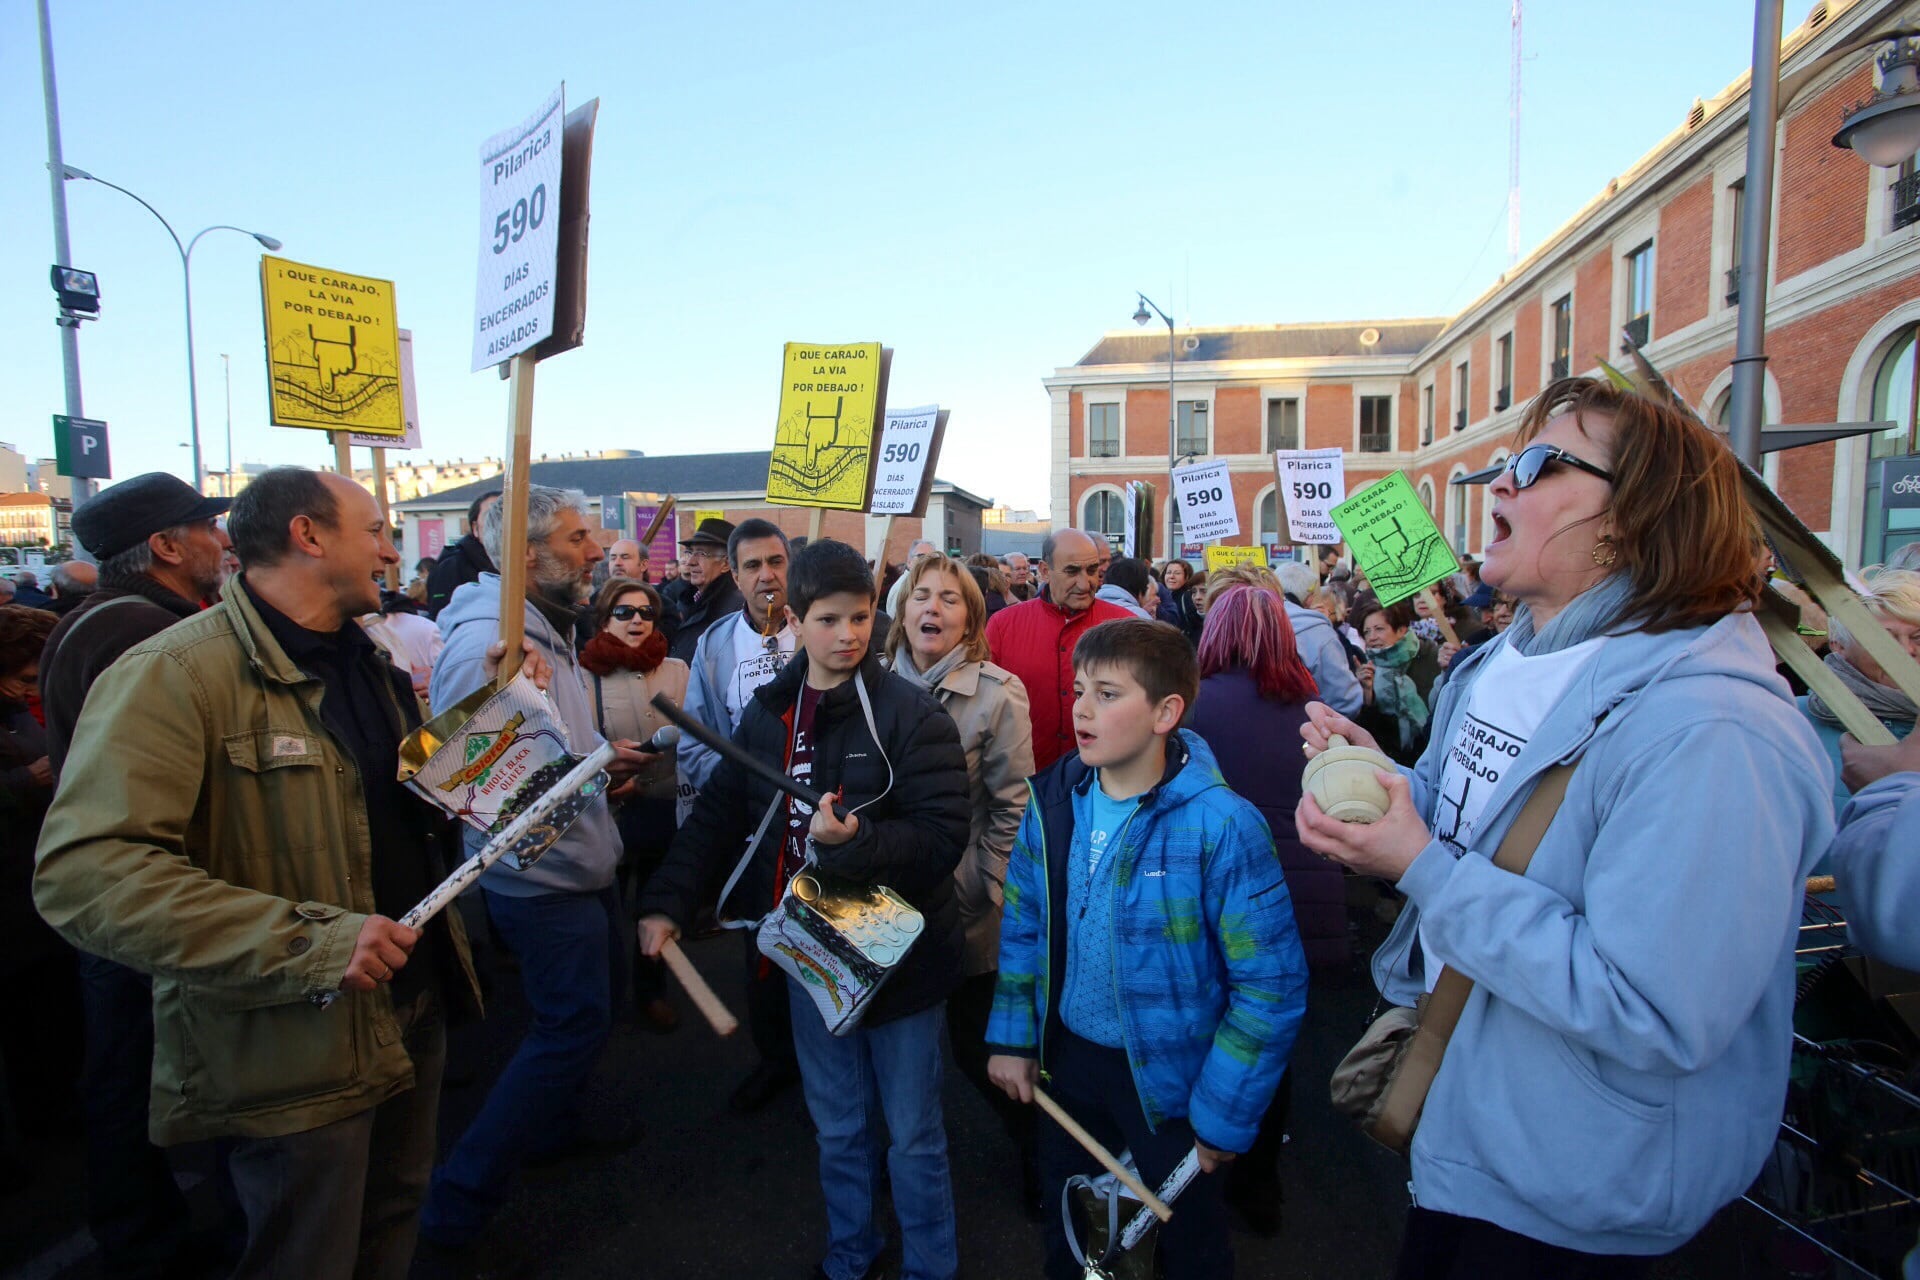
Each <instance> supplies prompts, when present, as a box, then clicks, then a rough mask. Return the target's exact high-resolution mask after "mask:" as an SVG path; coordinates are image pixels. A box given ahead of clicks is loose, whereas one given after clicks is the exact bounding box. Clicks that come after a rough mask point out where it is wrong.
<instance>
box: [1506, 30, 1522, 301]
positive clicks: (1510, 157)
mask: <svg viewBox="0 0 1920 1280" xmlns="http://www.w3.org/2000/svg"><path fill="white" fill-rule="evenodd" d="M1520 3H1521V0H1513V72H1512V77H1513V78H1512V83H1511V84H1510V85H1509V86H1508V87H1507V267H1508V269H1509V270H1511V269H1512V268H1514V267H1516V266H1518V265H1519V264H1520Z"/></svg>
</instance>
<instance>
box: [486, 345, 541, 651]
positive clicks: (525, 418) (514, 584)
mask: <svg viewBox="0 0 1920 1280" xmlns="http://www.w3.org/2000/svg"><path fill="white" fill-rule="evenodd" d="M508 363H509V364H510V365H511V370H510V372H509V373H508V375H507V400H508V409H507V472H506V476H505V477H504V483H503V484H502V485H501V490H502V491H501V494H500V505H501V511H500V514H501V516H502V517H503V519H502V520H501V530H500V532H501V538H500V563H499V564H498V565H497V566H495V567H496V568H498V569H499V571H500V639H501V640H502V641H503V642H504V643H505V644H506V646H507V652H506V655H505V656H504V657H502V658H501V659H500V679H499V682H498V683H499V685H500V687H501V688H502V689H504V688H506V687H507V683H508V682H509V681H511V680H512V679H513V677H514V674H515V673H516V672H518V671H519V670H520V661H521V658H522V656H523V655H522V653H521V641H522V640H523V639H524V638H525V636H526V627H527V618H526V609H527V486H528V484H529V480H528V475H527V472H528V471H529V469H531V467H532V465H533V366H534V356H533V353H532V352H531V351H523V352H521V353H520V354H519V355H517V356H515V357H514V358H513V359H512V360H511V361H509V362H508Z"/></svg>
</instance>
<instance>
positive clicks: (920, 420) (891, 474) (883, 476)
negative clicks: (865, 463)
mask: <svg viewBox="0 0 1920 1280" xmlns="http://www.w3.org/2000/svg"><path fill="white" fill-rule="evenodd" d="M939 418H940V406H939V405H937V404H923V405H921V406H920V407H919V408H917V409H889V410H887V425H886V427H885V428H884V429H883V430H882V431H881V433H880V460H879V462H878V463H876V464H875V468H874V473H873V505H872V506H870V507H868V508H867V510H868V511H870V512H872V513H873V514H874V515H876V516H910V515H912V514H913V507H914V502H915V500H916V499H918V498H919V496H920V481H921V480H922V479H923V478H924V477H925V476H926V474H927V467H928V466H929V465H930V464H931V463H932V461H933V429H934V426H935V424H936V423H937V422H938V421H939Z"/></svg>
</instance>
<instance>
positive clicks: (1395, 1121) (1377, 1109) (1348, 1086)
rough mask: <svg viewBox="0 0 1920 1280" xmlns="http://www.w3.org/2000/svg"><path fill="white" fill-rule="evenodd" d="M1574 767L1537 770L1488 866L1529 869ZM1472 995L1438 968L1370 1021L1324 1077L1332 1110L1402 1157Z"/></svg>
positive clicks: (1462, 979)
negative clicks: (1428, 986) (1416, 991)
mask: <svg viewBox="0 0 1920 1280" xmlns="http://www.w3.org/2000/svg"><path fill="white" fill-rule="evenodd" d="M1577 764H1578V762H1577V761H1576V762H1575V764H1561V765H1555V766H1554V767H1553V768H1551V769H1549V770H1547V772H1546V773H1544V774H1542V775H1541V777H1540V781H1539V782H1537V783H1535V784H1534V788H1533V791H1532V793H1531V794H1530V795H1528V796H1527V799H1526V803H1525V804H1523V805H1521V807H1520V815H1519V816H1518V817H1517V818H1515V819H1514V820H1513V825H1512V826H1511V827H1509V828H1507V834H1506V838H1505V839H1503V840H1501V841H1500V848H1499V850H1498V851H1497V852H1495V854H1494V855H1493V865H1494V866H1496V867H1499V868H1500V869H1501V870H1502V871H1511V872H1512V873H1513V874H1514V875H1517V876H1518V875H1525V874H1526V873H1527V864H1528V863H1529V862H1531V861H1532V860H1533V851H1534V850H1535V849H1537V848H1538V847H1539V846H1540V838H1541V837H1542V836H1544V835H1545V834H1546V833H1547V828H1548V827H1550V826H1552V825H1553V819H1554V815H1555V814H1557V813H1558V812H1559V811H1560V801H1561V800H1562V799H1564V798H1565V796H1566V794H1567V782H1568V780H1569V779H1570V778H1572V776H1573V771H1574V768H1575V767H1576V765H1577ZM1472 994H1473V979H1472V978H1469V977H1467V976H1466V975H1465V974H1463V973H1457V972H1455V971H1454V970H1452V969H1442V970H1441V971H1440V977H1439V980H1438V981H1437V982H1435V983H1434V986H1433V990H1432V991H1431V992H1429V993H1428V994H1426V995H1423V996H1421V997H1420V1000H1419V1002H1418V1003H1417V1004H1415V1005H1414V1007H1413V1008H1411V1009H1406V1008H1401V1007H1398V1006H1396V1007H1394V1008H1391V1009H1389V1010H1387V1011H1386V1012H1385V1013H1383V1014H1381V1015H1380V1016H1379V1017H1378V1018H1376V1019H1374V1021H1373V1025H1372V1026H1370V1027H1368V1028H1367V1033H1366V1034H1365V1035H1364V1036H1361V1037H1360V1043H1358V1044H1356V1045H1354V1046H1353V1048H1352V1049H1350V1050H1348V1051H1347V1056H1346V1057H1344V1058H1342V1059H1341V1060H1340V1065H1339V1066H1338V1067H1335V1068H1334V1071H1333V1079H1332V1080H1331V1081H1330V1082H1329V1092H1330V1093H1331V1094H1332V1096H1333V1107H1334V1110H1336V1111H1339V1112H1341V1113H1342V1114H1344V1115H1348V1116H1351V1117H1352V1118H1353V1119H1354V1120H1356V1121H1358V1122H1359V1124H1360V1129H1361V1132H1363V1133H1365V1134H1366V1135H1367V1136H1368V1137H1369V1138H1372V1139H1373V1140H1374V1141H1375V1142H1377V1143H1379V1144H1380V1145H1381V1146H1383V1147H1386V1148H1388V1149H1390V1150H1393V1151H1398V1152H1399V1153H1401V1154H1402V1155H1405V1154H1406V1153H1407V1151H1408V1149H1409V1148H1411V1147H1412V1145H1413V1131H1414V1129H1415V1128H1416V1127H1418V1126H1419V1124H1420V1110H1421V1108H1422V1107H1424V1106H1425V1105H1426V1101H1427V1090H1429V1089H1431V1088H1432V1087H1433V1080H1434V1077H1435V1076H1437V1075H1439V1074H1440V1060H1441V1058H1442V1057H1444V1056H1445V1054H1446V1052H1447V1041H1448V1040H1449V1039H1450V1038H1452V1036H1453V1029H1454V1027H1455V1026H1457V1025H1458V1024H1459V1022H1460V1014H1461V1011H1462V1010H1464V1009H1465V1008H1466V1007H1467V997H1468V996H1470V995H1472Z"/></svg>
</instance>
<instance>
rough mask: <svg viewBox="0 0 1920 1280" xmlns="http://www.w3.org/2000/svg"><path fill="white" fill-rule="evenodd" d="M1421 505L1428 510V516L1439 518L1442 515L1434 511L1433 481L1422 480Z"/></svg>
mask: <svg viewBox="0 0 1920 1280" xmlns="http://www.w3.org/2000/svg"><path fill="white" fill-rule="evenodd" d="M1420 505H1421V506H1423V507H1425V508H1426V509H1427V514H1428V515H1430V516H1438V515H1439V514H1440V513H1439V512H1437V511H1435V510H1434V509H1433V481H1432V480H1422V481H1421V482H1420Z"/></svg>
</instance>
